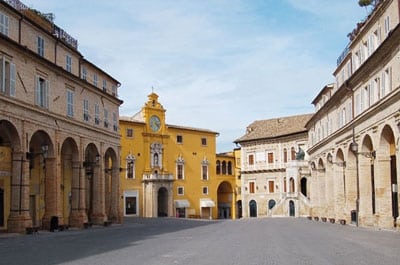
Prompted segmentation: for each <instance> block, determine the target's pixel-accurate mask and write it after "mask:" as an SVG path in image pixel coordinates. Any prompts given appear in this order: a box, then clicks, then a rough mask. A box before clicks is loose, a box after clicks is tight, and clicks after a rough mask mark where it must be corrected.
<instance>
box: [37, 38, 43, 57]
mask: <svg viewBox="0 0 400 265" xmlns="http://www.w3.org/2000/svg"><path fill="white" fill-rule="evenodd" d="M37 52H38V54H39V55H40V56H42V57H44V39H43V38H42V37H40V36H38V37H37Z"/></svg>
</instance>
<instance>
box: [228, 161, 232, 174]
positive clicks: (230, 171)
mask: <svg viewBox="0 0 400 265" xmlns="http://www.w3.org/2000/svg"><path fill="white" fill-rule="evenodd" d="M228 175H232V162H231V161H229V162H228Z"/></svg>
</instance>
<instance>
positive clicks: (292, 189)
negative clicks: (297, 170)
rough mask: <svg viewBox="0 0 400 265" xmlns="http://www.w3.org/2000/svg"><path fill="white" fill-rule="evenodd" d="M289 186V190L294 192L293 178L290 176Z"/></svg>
mask: <svg viewBox="0 0 400 265" xmlns="http://www.w3.org/2000/svg"><path fill="white" fill-rule="evenodd" d="M289 182H290V187H289V189H290V190H289V192H294V178H290V180H289Z"/></svg>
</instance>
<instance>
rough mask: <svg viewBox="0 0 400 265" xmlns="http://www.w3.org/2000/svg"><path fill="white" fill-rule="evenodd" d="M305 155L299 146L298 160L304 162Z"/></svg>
mask: <svg viewBox="0 0 400 265" xmlns="http://www.w3.org/2000/svg"><path fill="white" fill-rule="evenodd" d="M304 156H305V153H304V151H303V149H301V147H300V146H299V151H298V152H296V160H304Z"/></svg>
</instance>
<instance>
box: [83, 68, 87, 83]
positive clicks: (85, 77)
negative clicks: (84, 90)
mask: <svg viewBox="0 0 400 265" xmlns="http://www.w3.org/2000/svg"><path fill="white" fill-rule="evenodd" d="M82 79H83V80H85V81H86V80H87V69H86V67H85V66H82Z"/></svg>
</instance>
